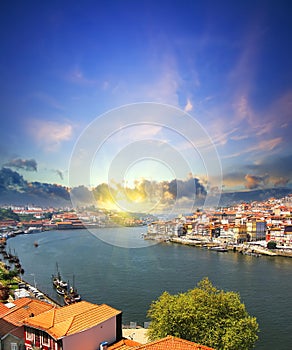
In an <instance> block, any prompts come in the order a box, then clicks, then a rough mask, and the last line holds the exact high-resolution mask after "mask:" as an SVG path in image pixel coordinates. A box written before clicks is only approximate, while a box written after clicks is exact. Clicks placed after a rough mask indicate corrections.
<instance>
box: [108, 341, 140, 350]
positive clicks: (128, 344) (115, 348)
mask: <svg viewBox="0 0 292 350" xmlns="http://www.w3.org/2000/svg"><path fill="white" fill-rule="evenodd" d="M137 345H141V344H140V343H138V342H136V341H134V340H130V339H122V340H120V341H119V342H117V343H115V344H113V345H110V346H108V350H132V349H133V347H134V346H137Z"/></svg>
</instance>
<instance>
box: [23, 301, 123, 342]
mask: <svg viewBox="0 0 292 350" xmlns="http://www.w3.org/2000/svg"><path fill="white" fill-rule="evenodd" d="M120 313H121V311H119V310H116V309H114V308H112V307H110V306H108V305H106V304H102V305H96V304H91V303H89V302H87V301H81V302H79V303H75V304H72V305H68V306H64V307H61V308H54V309H52V310H49V311H47V312H44V313H42V314H40V315H38V316H35V317H31V318H27V319H26V320H25V321H24V323H25V324H26V325H27V326H31V327H35V328H41V329H43V330H45V331H46V332H47V333H49V334H50V335H51V336H52V337H53V338H55V339H59V338H62V337H64V336H67V335H70V334H75V333H79V332H81V331H84V330H86V329H89V328H92V327H94V326H96V325H98V324H100V323H102V322H105V321H106V320H108V319H110V318H112V317H115V316H116V315H118V314H120Z"/></svg>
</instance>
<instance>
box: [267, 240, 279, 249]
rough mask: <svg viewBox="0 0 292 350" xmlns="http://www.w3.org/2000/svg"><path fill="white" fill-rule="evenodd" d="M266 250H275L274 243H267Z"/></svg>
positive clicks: (275, 244) (275, 245)
mask: <svg viewBox="0 0 292 350" xmlns="http://www.w3.org/2000/svg"><path fill="white" fill-rule="evenodd" d="M267 248H268V249H276V248H277V243H276V242H274V241H269V242H268V243H267Z"/></svg>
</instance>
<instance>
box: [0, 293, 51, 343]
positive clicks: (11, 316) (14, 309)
mask: <svg viewBox="0 0 292 350" xmlns="http://www.w3.org/2000/svg"><path fill="white" fill-rule="evenodd" d="M52 308H53V306H52V305H50V304H48V303H46V302H44V301H40V300H35V299H30V298H21V299H18V300H15V301H13V303H7V304H1V303H0V350H6V349H9V350H23V349H25V348H24V326H23V323H22V321H23V320H24V319H25V318H28V317H31V316H33V315H38V314H40V313H42V312H45V311H48V310H50V309H52Z"/></svg>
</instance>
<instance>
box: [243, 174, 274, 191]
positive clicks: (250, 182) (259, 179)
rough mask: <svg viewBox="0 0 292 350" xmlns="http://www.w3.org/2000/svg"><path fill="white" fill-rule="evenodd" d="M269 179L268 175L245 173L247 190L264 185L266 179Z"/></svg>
mask: <svg viewBox="0 0 292 350" xmlns="http://www.w3.org/2000/svg"><path fill="white" fill-rule="evenodd" d="M268 179H269V175H264V176H257V175H250V174H247V175H245V181H246V182H245V187H246V188H248V189H249V190H252V189H255V188H259V187H265V186H266V184H267V181H268Z"/></svg>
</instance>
